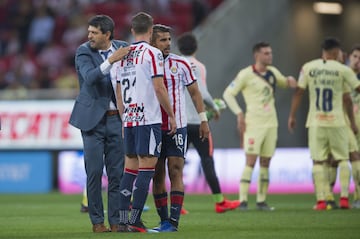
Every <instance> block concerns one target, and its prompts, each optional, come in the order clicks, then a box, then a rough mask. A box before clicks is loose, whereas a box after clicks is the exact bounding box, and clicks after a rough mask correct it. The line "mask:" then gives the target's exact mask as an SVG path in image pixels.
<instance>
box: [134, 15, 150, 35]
mask: <svg viewBox="0 0 360 239" xmlns="http://www.w3.org/2000/svg"><path fill="white" fill-rule="evenodd" d="M152 26H153V18H152V16H150V15H149V14H147V13H145V12H139V13H137V14H136V15H134V16H133V17H132V19H131V28H132V29H133V31H134V32H135V33H136V34H144V33H147V32H148V31H149V29H150V28H152Z"/></svg>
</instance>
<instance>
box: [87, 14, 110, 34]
mask: <svg viewBox="0 0 360 239" xmlns="http://www.w3.org/2000/svg"><path fill="white" fill-rule="evenodd" d="M88 24H89V26H93V27H96V28H99V29H100V31H101V32H102V33H103V34H105V33H106V32H108V31H109V32H110V40H112V39H114V27H115V24H114V21H113V20H112V18H111V17H109V16H107V15H96V16H93V17H92V18H90V19H89V22H88Z"/></svg>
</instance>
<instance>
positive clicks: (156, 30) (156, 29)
mask: <svg viewBox="0 0 360 239" xmlns="http://www.w3.org/2000/svg"><path fill="white" fill-rule="evenodd" d="M159 32H169V33H171V27H169V26H166V25H163V24H155V25H154V26H153V34H152V38H153V39H155V37H156V36H157V34H158V33H159Z"/></svg>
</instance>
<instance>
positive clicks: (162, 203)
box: [154, 192, 169, 221]
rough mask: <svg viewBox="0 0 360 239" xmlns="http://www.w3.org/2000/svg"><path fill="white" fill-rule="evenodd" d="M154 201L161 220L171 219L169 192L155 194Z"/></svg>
mask: <svg viewBox="0 0 360 239" xmlns="http://www.w3.org/2000/svg"><path fill="white" fill-rule="evenodd" d="M154 202H155V207H156V211H157V213H158V215H159V216H160V220H161V221H165V220H168V219H169V213H168V195H167V193H166V192H165V193H162V194H154Z"/></svg>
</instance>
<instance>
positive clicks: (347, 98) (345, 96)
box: [343, 92, 358, 134]
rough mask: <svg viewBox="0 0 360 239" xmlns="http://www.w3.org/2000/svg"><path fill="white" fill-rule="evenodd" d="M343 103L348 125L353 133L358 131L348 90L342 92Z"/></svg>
mask: <svg viewBox="0 0 360 239" xmlns="http://www.w3.org/2000/svg"><path fill="white" fill-rule="evenodd" d="M343 105H344V108H345V112H346V114H347V116H348V117H349V121H350V127H351V129H352V131H353V132H354V134H357V133H358V127H357V126H356V122H355V117H354V111H353V102H352V100H351V96H350V92H345V93H344V94H343Z"/></svg>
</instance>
